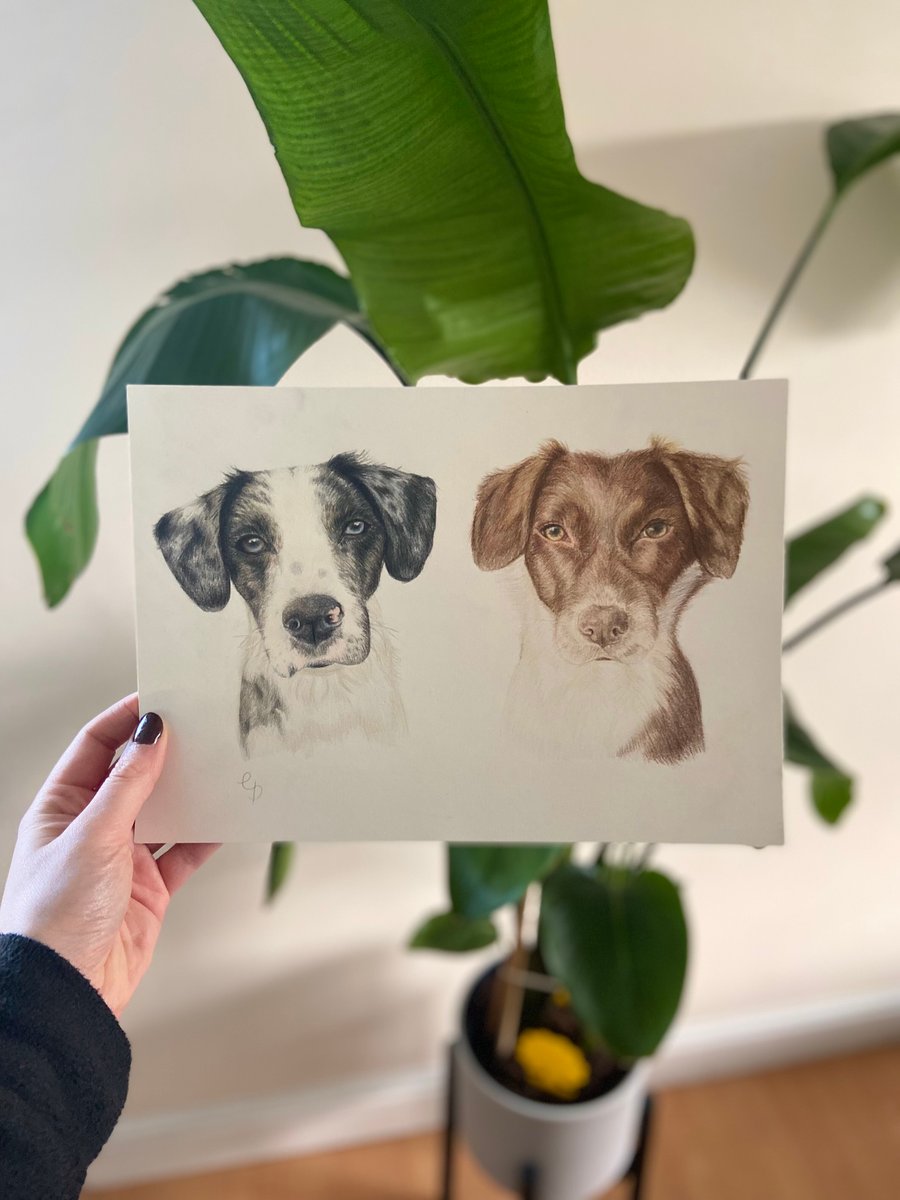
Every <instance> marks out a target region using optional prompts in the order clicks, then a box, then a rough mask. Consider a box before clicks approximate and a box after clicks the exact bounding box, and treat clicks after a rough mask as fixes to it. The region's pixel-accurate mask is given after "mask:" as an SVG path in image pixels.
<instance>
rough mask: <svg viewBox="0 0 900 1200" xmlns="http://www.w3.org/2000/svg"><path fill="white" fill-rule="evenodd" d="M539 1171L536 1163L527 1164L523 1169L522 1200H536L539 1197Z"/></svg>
mask: <svg viewBox="0 0 900 1200" xmlns="http://www.w3.org/2000/svg"><path fill="white" fill-rule="evenodd" d="M537 1181H538V1171H537V1167H536V1166H535V1165H534V1163H526V1164H525V1166H524V1167H523V1168H522V1191H521V1195H522V1200H535V1197H536V1196H537Z"/></svg>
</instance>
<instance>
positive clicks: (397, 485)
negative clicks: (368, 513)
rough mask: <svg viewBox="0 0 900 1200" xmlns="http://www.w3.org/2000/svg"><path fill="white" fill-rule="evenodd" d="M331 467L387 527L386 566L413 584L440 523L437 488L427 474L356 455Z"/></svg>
mask: <svg viewBox="0 0 900 1200" xmlns="http://www.w3.org/2000/svg"><path fill="white" fill-rule="evenodd" d="M328 465H329V467H331V468H332V469H333V470H335V471H337V472H338V474H339V475H341V476H342V478H344V479H346V480H347V481H348V482H349V483H352V484H354V485H355V486H356V487H358V488H359V489H360V490H361V491H362V493H363V495H364V496H365V497H366V499H367V500H368V501H369V503H370V504H371V505H372V506H373V507H374V508H375V510H376V511H377V512H378V515H379V516H380V517H381V521H382V524H383V525H384V533H385V546H384V565H385V566H386V567H387V569H388V573H389V574H391V575H392V576H393V577H394V579H399V580H400V581H401V582H403V583H409V581H410V580H411V579H415V577H416V576H417V575H418V574H419V572H420V571H421V570H422V568H423V567H424V566H425V563H426V561H427V559H428V555H429V554H430V553H431V546H432V543H433V542H434V526H435V521H436V520H437V489H436V487H435V485H434V480H433V479H429V478H428V477H427V476H425V475H411V474H409V472H407V471H398V470H397V469H396V468H395V467H382V466H379V465H378V464H377V463H367V462H365V461H364V460H363V459H362V458H360V457H359V456H358V455H356V454H338V455H337V456H336V457H335V458H333V459H332V460H331V461H330V462H329V464H328Z"/></svg>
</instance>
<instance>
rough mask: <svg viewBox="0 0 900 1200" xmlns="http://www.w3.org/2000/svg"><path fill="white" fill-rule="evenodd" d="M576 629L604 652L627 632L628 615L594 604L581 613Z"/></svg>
mask: <svg viewBox="0 0 900 1200" xmlns="http://www.w3.org/2000/svg"><path fill="white" fill-rule="evenodd" d="M578 628H579V629H580V630H581V632H582V634H583V635H584V636H585V637H586V638H587V640H588V641H589V642H593V643H594V644H595V645H597V646H599V647H600V648H601V649H602V650H606V649H607V648H608V647H609V646H613V645H615V643H616V642H618V641H619V640H620V639H621V638H622V637H623V636H624V634H625V633H626V632H627V630H628V614H627V613H625V612H623V610H622V609H621V608H613V607H612V606H610V605H599V604H595V605H594V606H593V607H592V608H588V609H586V610H585V611H584V612H583V613H582V615H581V620H580V621H579V622H578Z"/></svg>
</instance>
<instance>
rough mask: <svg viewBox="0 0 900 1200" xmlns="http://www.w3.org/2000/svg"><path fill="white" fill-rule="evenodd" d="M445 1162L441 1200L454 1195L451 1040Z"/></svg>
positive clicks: (449, 1199) (453, 1053) (453, 1062)
mask: <svg viewBox="0 0 900 1200" xmlns="http://www.w3.org/2000/svg"><path fill="white" fill-rule="evenodd" d="M444 1103H445V1114H444V1116H445V1120H444V1163H443V1175H442V1182H441V1200H452V1196H453V1144H454V1136H455V1134H456V1047H455V1046H454V1044H453V1043H452V1042H451V1043H450V1046H449V1048H448V1050H447V1083H446V1090H445V1093H444Z"/></svg>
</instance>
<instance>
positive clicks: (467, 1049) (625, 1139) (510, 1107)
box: [454, 1032, 650, 1200]
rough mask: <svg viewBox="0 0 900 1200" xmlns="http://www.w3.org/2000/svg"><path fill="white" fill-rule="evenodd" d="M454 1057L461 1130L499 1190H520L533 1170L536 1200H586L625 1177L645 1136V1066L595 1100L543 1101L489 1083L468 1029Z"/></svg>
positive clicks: (642, 1064)
mask: <svg viewBox="0 0 900 1200" xmlns="http://www.w3.org/2000/svg"><path fill="white" fill-rule="evenodd" d="M454 1057H455V1099H454V1108H455V1115H456V1130H457V1133H458V1134H459V1136H460V1137H462V1139H463V1140H464V1141H465V1143H466V1144H467V1146H468V1147H469V1149H470V1150H471V1152H472V1153H473V1154H474V1156H475V1158H476V1159H477V1161H478V1162H479V1163H480V1165H481V1166H482V1167H483V1168H484V1170H485V1171H487V1173H488V1174H489V1175H491V1176H493V1178H494V1179H495V1180H496V1181H497V1182H498V1183H499V1184H500V1185H501V1186H502V1187H506V1188H509V1190H510V1191H512V1192H519V1191H520V1190H521V1187H522V1179H523V1171H524V1170H525V1168H526V1166H529V1165H530V1166H531V1167H532V1168H533V1169H534V1172H535V1176H536V1178H535V1186H534V1192H533V1194H534V1197H535V1200H588V1197H592V1196H596V1195H598V1193H601V1192H604V1191H606V1190H607V1189H608V1188H611V1187H612V1186H613V1185H614V1184H616V1183H618V1182H619V1180H620V1179H622V1177H623V1176H624V1175H625V1173H626V1171H627V1170H628V1168H629V1167H630V1165H631V1162H632V1159H633V1158H634V1154H635V1151H636V1150H637V1145H638V1140H639V1137H640V1129H641V1120H642V1118H643V1113H644V1105H645V1102H646V1097H647V1080H648V1076H649V1071H650V1068H649V1064H648V1063H647V1062H643V1061H642V1062H638V1063H637V1064H636V1065H635V1066H634V1067H633V1068H632V1069H631V1070H630V1071H629V1072H628V1074H627V1075H626V1076H625V1077H624V1079H622V1080H621V1081H620V1082H619V1083H618V1084H617V1085H616V1086H615V1087H614V1088H613V1090H612V1091H610V1092H607V1093H606V1094H605V1095H603V1096H598V1097H597V1098H596V1099H595V1100H586V1101H583V1102H582V1103H576V1104H542V1103H541V1102H540V1101H538V1100H530V1099H527V1098H526V1097H524V1096H519V1095H517V1094H516V1093H515V1092H511V1091H509V1089H508V1088H505V1087H503V1085H502V1084H500V1083H498V1082H497V1080H496V1079H494V1078H492V1076H490V1075H489V1074H488V1073H487V1071H486V1070H485V1069H484V1067H483V1066H482V1065H481V1063H480V1062H479V1061H478V1059H477V1058H476V1057H475V1054H474V1051H473V1050H472V1047H471V1045H470V1044H469V1040H468V1038H467V1037H466V1034H465V1032H463V1034H462V1036H461V1037H460V1039H459V1041H458V1042H457V1043H456V1046H455V1047H454Z"/></svg>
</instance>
